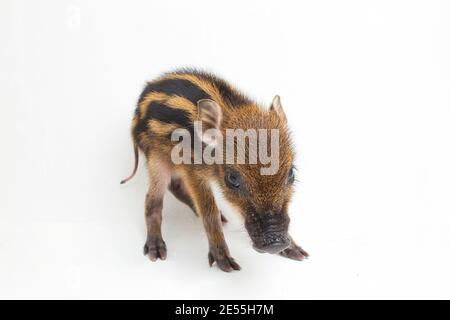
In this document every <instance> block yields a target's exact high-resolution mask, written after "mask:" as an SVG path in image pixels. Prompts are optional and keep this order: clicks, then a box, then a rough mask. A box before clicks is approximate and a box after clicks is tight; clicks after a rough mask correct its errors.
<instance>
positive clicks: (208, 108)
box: [196, 99, 222, 146]
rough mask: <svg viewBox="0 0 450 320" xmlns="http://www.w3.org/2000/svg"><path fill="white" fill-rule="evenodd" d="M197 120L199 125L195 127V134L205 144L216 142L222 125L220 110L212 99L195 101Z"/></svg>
mask: <svg viewBox="0 0 450 320" xmlns="http://www.w3.org/2000/svg"><path fill="white" fill-rule="evenodd" d="M197 109H198V120H199V121H200V122H201V127H200V128H197V129H196V130H197V131H198V132H197V134H198V136H199V137H201V139H202V141H203V142H204V143H206V144H207V145H212V146H214V145H215V144H216V143H217V134H218V131H219V130H220V127H221V125H222V110H221V108H220V106H219V105H218V104H217V103H216V102H215V101H213V100H210V99H202V100H199V101H198V102H197Z"/></svg>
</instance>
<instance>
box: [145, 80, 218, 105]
mask: <svg viewBox="0 0 450 320" xmlns="http://www.w3.org/2000/svg"><path fill="white" fill-rule="evenodd" d="M150 92H162V93H165V94H167V95H177V96H181V97H184V98H186V99H188V100H189V101H191V102H192V103H193V104H194V105H195V106H196V105H197V101H198V100H201V99H211V97H210V96H209V95H208V94H207V93H206V92H205V91H203V90H202V89H201V88H199V87H198V86H196V85H195V84H193V83H192V82H190V81H188V80H183V79H166V80H161V81H156V82H149V83H148V84H147V86H146V87H145V89H144V91H143V92H142V94H141V96H140V98H139V104H140V103H141V102H142V100H144V99H145V96H146V95H148V94H149V93H150Z"/></svg>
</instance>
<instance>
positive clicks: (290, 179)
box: [288, 167, 295, 183]
mask: <svg viewBox="0 0 450 320" xmlns="http://www.w3.org/2000/svg"><path fill="white" fill-rule="evenodd" d="M294 180H295V172H294V167H292V168H291V170H289V174H288V183H293V182H294Z"/></svg>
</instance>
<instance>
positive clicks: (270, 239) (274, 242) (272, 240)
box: [259, 234, 291, 253]
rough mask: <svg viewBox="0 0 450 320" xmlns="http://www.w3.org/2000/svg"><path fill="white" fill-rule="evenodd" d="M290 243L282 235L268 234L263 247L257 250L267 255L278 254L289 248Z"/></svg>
mask: <svg viewBox="0 0 450 320" xmlns="http://www.w3.org/2000/svg"><path fill="white" fill-rule="evenodd" d="M290 244H291V241H290V240H289V238H287V237H286V236H285V235H282V234H268V235H266V236H265V237H264V242H263V245H262V246H261V247H260V248H259V249H260V250H261V251H264V252H267V253H279V252H281V251H283V250H284V249H286V248H287V247H289V245H290Z"/></svg>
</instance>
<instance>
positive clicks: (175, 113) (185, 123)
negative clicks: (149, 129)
mask: <svg viewBox="0 0 450 320" xmlns="http://www.w3.org/2000/svg"><path fill="white" fill-rule="evenodd" d="M145 118H146V120H145V121H146V122H148V121H149V120H152V119H155V120H159V121H161V122H166V123H171V124H177V125H179V126H180V127H182V128H187V127H189V126H190V125H191V121H190V119H189V114H188V113H187V112H186V111H184V110H180V109H174V108H171V107H168V106H166V105H164V104H162V103H159V102H156V101H154V102H152V103H150V105H149V106H148V109H147V116H146V117H145Z"/></svg>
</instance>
